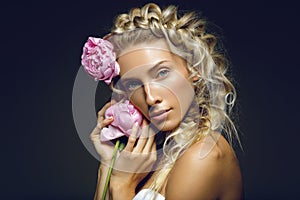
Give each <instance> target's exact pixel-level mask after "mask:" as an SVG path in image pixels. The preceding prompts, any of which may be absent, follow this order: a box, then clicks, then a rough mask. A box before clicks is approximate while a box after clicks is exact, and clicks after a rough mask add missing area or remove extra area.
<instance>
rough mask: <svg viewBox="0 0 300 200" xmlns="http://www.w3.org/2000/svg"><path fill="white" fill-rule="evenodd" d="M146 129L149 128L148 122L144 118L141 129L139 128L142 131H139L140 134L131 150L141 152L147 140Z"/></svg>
mask: <svg viewBox="0 0 300 200" xmlns="http://www.w3.org/2000/svg"><path fill="white" fill-rule="evenodd" d="M148 129H149V126H148V123H147V121H146V120H145V119H144V120H143V124H142V130H141V131H142V132H141V135H140V137H139V139H138V141H137V144H136V147H135V148H134V150H133V152H135V153H139V152H142V150H143V149H144V147H145V145H146V142H147V140H148V135H149V134H148Z"/></svg>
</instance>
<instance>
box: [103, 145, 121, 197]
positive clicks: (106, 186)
mask: <svg viewBox="0 0 300 200" xmlns="http://www.w3.org/2000/svg"><path fill="white" fill-rule="evenodd" d="M119 145H120V140H117V142H116V144H115V148H114V152H113V155H112V159H111V163H110V166H109V169H108V173H107V176H106V180H105V185H104V190H103V194H102V200H105V197H106V193H107V188H108V185H109V181H110V177H111V173H112V170H113V166H114V164H115V161H116V156H117V152H118V149H119Z"/></svg>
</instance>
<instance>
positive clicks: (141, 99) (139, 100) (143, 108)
mask: <svg viewBox="0 0 300 200" xmlns="http://www.w3.org/2000/svg"><path fill="white" fill-rule="evenodd" d="M129 100H130V102H131V103H132V104H133V105H134V106H135V107H136V108H137V109H139V111H140V112H141V113H142V114H143V115H144V117H146V118H147V119H149V111H148V105H147V103H146V101H145V96H144V92H143V90H142V89H138V90H137V91H135V92H134V93H133V94H132V95H131V96H129Z"/></svg>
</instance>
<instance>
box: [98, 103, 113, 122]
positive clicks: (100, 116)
mask: <svg viewBox="0 0 300 200" xmlns="http://www.w3.org/2000/svg"><path fill="white" fill-rule="evenodd" d="M111 105H112V103H111V102H108V103H106V104H105V105H104V106H103V107H102V108H101V110H100V111H99V112H98V122H99V120H103V119H104V114H105V111H106V110H107V108H109V107H110V106H111Z"/></svg>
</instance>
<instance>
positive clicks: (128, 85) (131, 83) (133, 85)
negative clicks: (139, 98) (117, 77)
mask: <svg viewBox="0 0 300 200" xmlns="http://www.w3.org/2000/svg"><path fill="white" fill-rule="evenodd" d="M141 85H142V84H141V82H140V81H128V82H126V84H125V87H126V89H127V90H136V89H137V88H139V87H140V86H141Z"/></svg>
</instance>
